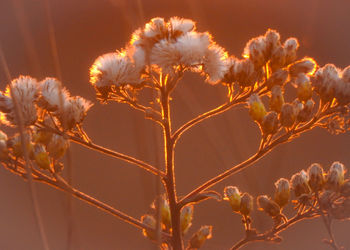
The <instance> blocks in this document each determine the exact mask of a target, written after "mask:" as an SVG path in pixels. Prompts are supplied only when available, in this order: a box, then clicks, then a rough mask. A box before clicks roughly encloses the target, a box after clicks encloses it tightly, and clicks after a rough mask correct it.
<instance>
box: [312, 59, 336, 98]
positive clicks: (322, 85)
mask: <svg viewBox="0 0 350 250" xmlns="http://www.w3.org/2000/svg"><path fill="white" fill-rule="evenodd" d="M339 81H340V77H339V70H338V69H337V68H336V67H335V66H334V65H333V64H326V65H325V66H324V67H322V68H320V69H319V70H317V72H316V74H315V79H314V81H313V85H314V87H315V92H316V93H318V94H319V96H320V98H321V100H322V101H323V102H329V101H332V100H333V98H334V97H335V96H334V95H335V88H336V86H337V85H338V84H339Z"/></svg>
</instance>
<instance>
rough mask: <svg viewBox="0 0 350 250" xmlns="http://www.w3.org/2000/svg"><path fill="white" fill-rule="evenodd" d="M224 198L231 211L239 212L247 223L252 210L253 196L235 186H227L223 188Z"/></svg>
mask: <svg viewBox="0 0 350 250" xmlns="http://www.w3.org/2000/svg"><path fill="white" fill-rule="evenodd" d="M224 200H227V201H228V202H229V203H230V205H231V208H232V210H233V212H235V213H239V214H241V215H242V216H243V217H244V218H245V220H246V223H249V221H247V220H249V215H250V213H251V211H252V210H253V197H252V196H251V195H250V194H248V193H243V194H242V193H241V192H240V191H239V190H238V188H237V187H234V186H227V187H225V189H224Z"/></svg>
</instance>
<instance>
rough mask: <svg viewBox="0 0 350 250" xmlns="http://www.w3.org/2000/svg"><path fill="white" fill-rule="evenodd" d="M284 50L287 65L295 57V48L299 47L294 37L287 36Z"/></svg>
mask: <svg viewBox="0 0 350 250" xmlns="http://www.w3.org/2000/svg"><path fill="white" fill-rule="evenodd" d="M283 48H284V50H285V65H289V64H290V63H292V62H294V61H295V59H296V58H297V49H298V48H299V43H298V40H297V39H296V38H294V37H290V38H288V39H287V40H286V41H285V42H284V44H283Z"/></svg>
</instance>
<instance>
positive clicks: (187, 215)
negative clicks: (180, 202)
mask: <svg viewBox="0 0 350 250" xmlns="http://www.w3.org/2000/svg"><path fill="white" fill-rule="evenodd" d="M192 219H193V206H192V205H187V206H185V207H183V208H182V210H181V214H180V223H181V231H182V233H183V234H186V233H187V231H188V229H189V228H190V227H191V225H192Z"/></svg>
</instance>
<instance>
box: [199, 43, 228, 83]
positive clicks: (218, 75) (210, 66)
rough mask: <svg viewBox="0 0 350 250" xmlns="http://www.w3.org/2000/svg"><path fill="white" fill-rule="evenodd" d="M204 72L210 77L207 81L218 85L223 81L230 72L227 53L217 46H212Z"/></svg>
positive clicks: (206, 59)
mask: <svg viewBox="0 0 350 250" xmlns="http://www.w3.org/2000/svg"><path fill="white" fill-rule="evenodd" d="M203 70H204V72H205V73H206V74H207V75H208V77H207V81H208V82H209V83H212V84H216V83H217V82H218V81H220V80H222V79H223V78H224V76H225V74H226V72H227V71H228V64H227V53H226V52H225V50H224V49H223V48H222V47H220V46H218V45H216V44H213V45H210V46H209V48H208V50H207V52H206V54H205V58H204V62H203Z"/></svg>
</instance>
